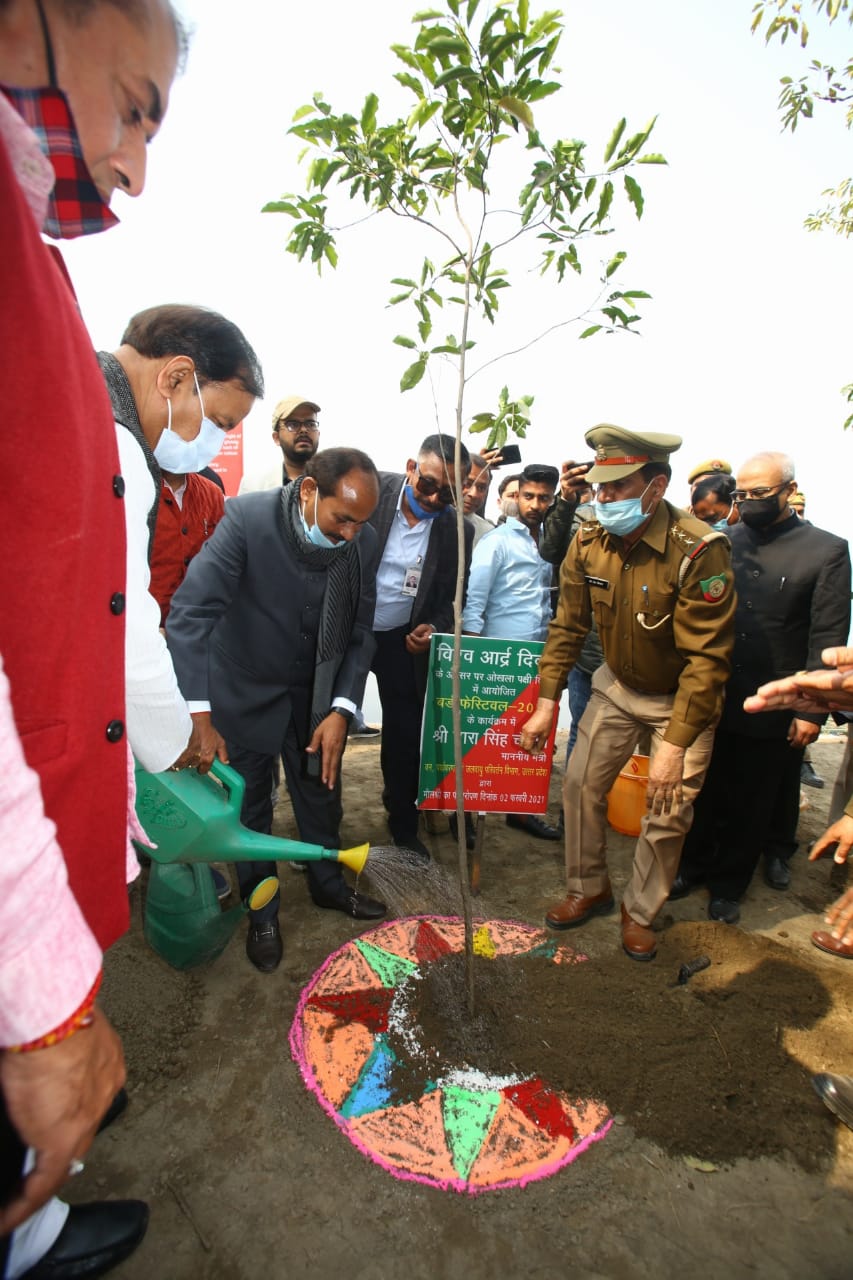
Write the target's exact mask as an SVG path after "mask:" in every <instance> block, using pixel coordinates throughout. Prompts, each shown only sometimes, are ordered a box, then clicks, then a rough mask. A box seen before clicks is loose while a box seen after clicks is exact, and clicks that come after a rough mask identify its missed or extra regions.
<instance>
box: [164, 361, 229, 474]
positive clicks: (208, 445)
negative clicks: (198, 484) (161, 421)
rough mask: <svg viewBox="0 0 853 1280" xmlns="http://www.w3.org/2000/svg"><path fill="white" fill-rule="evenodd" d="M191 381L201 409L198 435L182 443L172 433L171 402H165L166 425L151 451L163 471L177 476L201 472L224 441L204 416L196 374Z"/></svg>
mask: <svg viewBox="0 0 853 1280" xmlns="http://www.w3.org/2000/svg"><path fill="white" fill-rule="evenodd" d="M193 378H194V379H195V389H196V391H197V392H198V399H199V403H200V405H201V427H200V428H199V433H198V435H197V436H196V437H195V439H194V440H184V439H183V437H182V436H179V435H178V434H177V432H175V431H173V430H172V401H171V400H167V401H166V404H167V406H168V414H169V418H168V423H167V426H166V430H165V431H164V432H163V434H162V435H161V437H160V439H159V440H158V441H157V446H156V448H155V450H154V457H155V458H156V459H157V461H158V462H159V464H160V466H161V467H162V468H163V470H164V471H170V472H173V473H174V474H175V475H179V476H183V475H186V474H187V473H188V472H190V471H203V470H204V468H205V467H206V466H208V465H209V463H211V462H212V461H213V459H214V458H215V457H216V455H217V454H218V453H219V451H220V449H221V448H222V444H223V441H224V439H225V432H224V431H223V430H222V428H221V427H218V426H217V425H216V423H215V422H213V421H211V419H210V418H208V417H206V416H205V412H204V400H203V399H202V395H201V387H200V386H199V385H198V378H197V377H196V375H195V373H194V374H193Z"/></svg>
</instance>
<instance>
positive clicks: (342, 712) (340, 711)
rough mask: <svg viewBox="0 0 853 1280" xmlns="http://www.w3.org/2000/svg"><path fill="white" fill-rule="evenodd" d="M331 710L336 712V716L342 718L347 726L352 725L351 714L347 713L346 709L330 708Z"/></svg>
mask: <svg viewBox="0 0 853 1280" xmlns="http://www.w3.org/2000/svg"><path fill="white" fill-rule="evenodd" d="M332 710H333V711H334V712H336V713H337V715H339V716H343V718H344V719H345V720H346V722H347V726H349V725H351V724H352V721H353V714H352V712H351V711H348V710H347V708H346V707H332Z"/></svg>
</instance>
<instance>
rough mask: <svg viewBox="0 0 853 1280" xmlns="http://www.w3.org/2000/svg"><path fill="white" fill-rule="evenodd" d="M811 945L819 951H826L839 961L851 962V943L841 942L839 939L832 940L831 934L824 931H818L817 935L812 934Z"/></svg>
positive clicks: (852, 948) (852, 952) (852, 956)
mask: <svg viewBox="0 0 853 1280" xmlns="http://www.w3.org/2000/svg"><path fill="white" fill-rule="evenodd" d="M812 945H813V946H815V947H817V948H818V949H819V950H820V951H827V952H829V954H830V955H831V956H838V957H839V959H841V960H853V942H842V941H841V939H840V938H833V936H832V934H831V933H829V932H828V931H827V930H825V929H818V931H817V933H813V934H812Z"/></svg>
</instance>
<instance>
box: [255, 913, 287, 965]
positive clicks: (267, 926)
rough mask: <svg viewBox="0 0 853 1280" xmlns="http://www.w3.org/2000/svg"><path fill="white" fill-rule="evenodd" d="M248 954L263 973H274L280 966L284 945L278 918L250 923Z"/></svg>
mask: <svg viewBox="0 0 853 1280" xmlns="http://www.w3.org/2000/svg"><path fill="white" fill-rule="evenodd" d="M246 955H247V956H248V957H249V959H250V960H251V962H252V964H253V965H254V966H255V968H256V969H260V971H261V973H272V972H273V970H274V969H277V968H278V966H279V965H280V964H281V957H282V956H283V955H284V946H283V944H282V941H281V933H280V931H279V927H278V921H277V920H266V921H263V922H262V923H261V924H252V923H251V922H250V923H249V933H248V936H247V938H246Z"/></svg>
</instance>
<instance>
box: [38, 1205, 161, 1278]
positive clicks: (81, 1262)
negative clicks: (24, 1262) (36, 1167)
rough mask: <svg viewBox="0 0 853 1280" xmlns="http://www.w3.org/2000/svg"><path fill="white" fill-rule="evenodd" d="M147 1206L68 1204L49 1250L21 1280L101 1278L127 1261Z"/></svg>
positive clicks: (140, 1231)
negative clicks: (62, 1222)
mask: <svg viewBox="0 0 853 1280" xmlns="http://www.w3.org/2000/svg"><path fill="white" fill-rule="evenodd" d="M147 1226H148V1205H147V1204H145V1203H144V1201H142V1200H93V1201H92V1203H91V1204H72V1206H71V1208H70V1209H69V1210H68V1217H67V1218H66V1219H65V1226H64V1227H63V1228H62V1230H61V1231H60V1233H59V1235H58V1236H57V1238H56V1240H55V1242H54V1245H53V1248H51V1249H48V1251H47V1253H46V1254H45V1255H44V1256H43V1257H42V1258H41V1259H40V1260H39V1261H38V1262H37V1263H36V1265H35V1266H34V1267H30V1269H29V1271H25V1272H24V1273H23V1275H22V1277H21V1280H83V1278H84V1277H89V1276H102V1275H105V1274H106V1273H107V1272H108V1271H112V1269H113V1267H116V1266H118V1264H119V1263H120V1262H123V1261H124V1259H125V1258H129V1257H130V1255H131V1254H132V1253H133V1251H134V1249H135V1248H136V1246H137V1245H138V1244H139V1242H140V1241H141V1239H142V1237H143V1236H144V1235H145V1230H146V1227H147Z"/></svg>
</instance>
